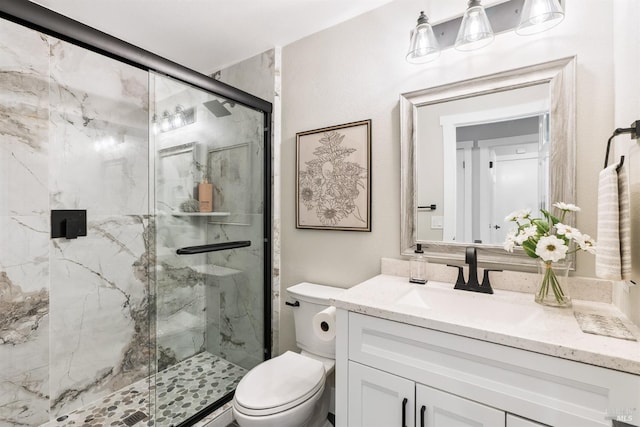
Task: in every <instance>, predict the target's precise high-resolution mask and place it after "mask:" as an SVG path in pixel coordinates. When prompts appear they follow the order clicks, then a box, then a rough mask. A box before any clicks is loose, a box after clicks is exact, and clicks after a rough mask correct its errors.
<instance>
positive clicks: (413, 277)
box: [409, 243, 427, 285]
mask: <svg viewBox="0 0 640 427" xmlns="http://www.w3.org/2000/svg"><path fill="white" fill-rule="evenodd" d="M414 252H415V255H414V256H412V257H411V260H410V261H409V264H410V267H411V273H410V277H409V282H411V283H418V284H420V285H424V284H425V283H427V258H426V257H425V256H424V251H423V250H422V245H421V244H420V243H418V244H416V250H415V251H414Z"/></svg>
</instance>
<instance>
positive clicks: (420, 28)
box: [407, 12, 440, 64]
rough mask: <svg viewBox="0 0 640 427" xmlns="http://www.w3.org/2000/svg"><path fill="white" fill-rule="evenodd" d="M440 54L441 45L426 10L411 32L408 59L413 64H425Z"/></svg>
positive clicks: (421, 13)
mask: <svg viewBox="0 0 640 427" xmlns="http://www.w3.org/2000/svg"><path fill="white" fill-rule="evenodd" d="M439 56H440V46H439V45H438V40H437V39H436V35H435V34H434V33H433V27H431V24H429V18H427V15H425V14H424V12H420V16H419V17H418V24H417V25H416V28H415V29H414V30H413V32H412V33H411V42H410V43H409V53H407V61H409V62H411V63H412V64H424V63H426V62H429V61H433V60H434V59H436V58H438V57H439Z"/></svg>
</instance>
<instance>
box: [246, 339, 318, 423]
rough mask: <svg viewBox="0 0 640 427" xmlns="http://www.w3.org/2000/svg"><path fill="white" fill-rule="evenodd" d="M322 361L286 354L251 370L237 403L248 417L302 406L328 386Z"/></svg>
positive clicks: (291, 353) (292, 353)
mask: <svg viewBox="0 0 640 427" xmlns="http://www.w3.org/2000/svg"><path fill="white" fill-rule="evenodd" d="M324 380H325V371H324V365H323V363H322V362H320V361H318V360H314V359H310V358H308V357H305V356H302V355H300V354H298V353H294V352H291V351H287V352H286V353H284V354H282V355H280V356H278V357H274V358H273V359H269V360H267V361H266V362H263V363H261V364H260V365H258V366H256V367H255V368H253V369H251V370H250V371H249V372H248V373H247V374H246V375H245V376H244V378H242V380H240V383H239V384H238V387H237V388H236V393H235V400H236V403H237V404H238V405H239V408H238V409H239V410H240V411H241V412H243V413H246V414H247V415H269V414H275V413H278V412H282V411H285V410H287V409H289V408H292V407H294V406H297V405H299V404H300V403H302V402H304V401H306V400H307V399H309V398H310V397H311V396H313V395H314V394H315V393H317V391H318V390H319V389H321V388H322V387H323V386H324Z"/></svg>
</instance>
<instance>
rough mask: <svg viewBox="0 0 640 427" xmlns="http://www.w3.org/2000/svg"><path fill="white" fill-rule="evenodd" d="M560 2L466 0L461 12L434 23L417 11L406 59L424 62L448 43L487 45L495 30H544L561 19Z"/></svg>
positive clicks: (463, 46) (468, 47)
mask: <svg viewBox="0 0 640 427" xmlns="http://www.w3.org/2000/svg"><path fill="white" fill-rule="evenodd" d="M563 3H564V0H508V1H503V2H500V3H498V4H494V5H493V6H490V7H487V8H484V7H483V6H482V4H481V1H480V0H468V3H467V10H466V11H465V13H464V15H462V16H458V17H456V18H453V19H450V20H448V21H444V22H440V23H438V24H435V25H432V24H430V23H429V21H428V19H427V16H426V15H425V14H424V12H420V17H419V18H418V25H417V26H416V27H415V29H414V30H413V31H412V33H411V42H410V44H409V52H408V53H407V55H406V59H407V61H408V62H411V63H414V64H419V63H425V62H429V61H431V60H434V59H436V58H437V57H438V56H439V55H440V51H441V50H442V49H447V48H449V47H455V48H456V49H457V50H461V51H469V50H475V49H479V48H481V47H484V46H487V45H488V44H490V43H491V42H492V41H493V39H494V37H495V34H500V33H504V32H507V31H513V30H515V31H516V34H518V35H529V34H535V33H539V32H542V31H546V30H548V29H550V28H553V27H555V26H556V25H558V24H559V23H560V22H562V20H563V19H564V9H563Z"/></svg>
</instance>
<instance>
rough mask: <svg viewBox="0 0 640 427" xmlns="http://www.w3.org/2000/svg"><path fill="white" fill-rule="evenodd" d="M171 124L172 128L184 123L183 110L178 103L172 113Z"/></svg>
mask: <svg viewBox="0 0 640 427" xmlns="http://www.w3.org/2000/svg"><path fill="white" fill-rule="evenodd" d="M171 124H172V125H173V127H174V128H179V127H181V126H184V125H185V118H184V110H183V109H182V107H181V106H179V105H178V106H177V107H176V112H175V114H174V115H173V118H172V123H171Z"/></svg>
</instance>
